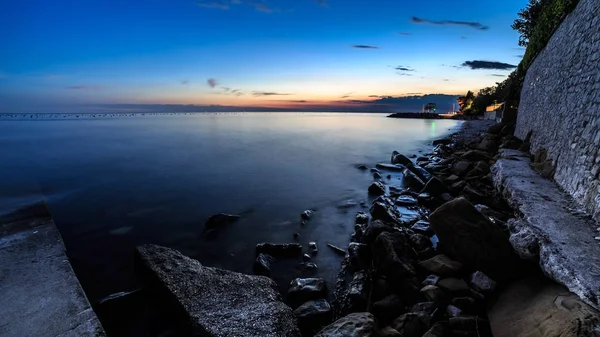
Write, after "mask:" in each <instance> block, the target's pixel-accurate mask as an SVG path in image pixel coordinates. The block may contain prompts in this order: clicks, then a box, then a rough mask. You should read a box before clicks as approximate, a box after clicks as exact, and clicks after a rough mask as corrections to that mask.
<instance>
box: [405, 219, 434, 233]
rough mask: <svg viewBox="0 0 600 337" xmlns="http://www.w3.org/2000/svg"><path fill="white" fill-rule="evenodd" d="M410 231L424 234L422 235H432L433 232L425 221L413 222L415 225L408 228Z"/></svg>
mask: <svg viewBox="0 0 600 337" xmlns="http://www.w3.org/2000/svg"><path fill="white" fill-rule="evenodd" d="M410 229H412V230H413V231H415V232H418V233H421V234H424V235H431V234H433V231H432V230H431V228H430V227H429V221H425V220H419V221H417V222H415V224H414V225H412V226H411V227H410Z"/></svg>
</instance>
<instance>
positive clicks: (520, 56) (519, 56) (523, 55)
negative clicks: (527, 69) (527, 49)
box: [515, 54, 525, 59]
mask: <svg viewBox="0 0 600 337" xmlns="http://www.w3.org/2000/svg"><path fill="white" fill-rule="evenodd" d="M515 57H518V58H520V59H522V58H523V57H525V54H520V55H515Z"/></svg>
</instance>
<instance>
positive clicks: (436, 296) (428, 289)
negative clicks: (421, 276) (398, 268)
mask: <svg viewBox="0 0 600 337" xmlns="http://www.w3.org/2000/svg"><path fill="white" fill-rule="evenodd" d="M421 295H423V296H424V297H425V298H426V299H427V300H428V301H430V302H435V303H441V302H443V301H444V300H445V299H446V295H445V294H444V292H443V291H442V289H440V288H438V287H436V286H424V287H423V288H421Z"/></svg>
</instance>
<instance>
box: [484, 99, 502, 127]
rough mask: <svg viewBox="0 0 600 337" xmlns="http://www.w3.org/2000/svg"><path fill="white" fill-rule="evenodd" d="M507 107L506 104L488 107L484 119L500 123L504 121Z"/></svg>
mask: <svg viewBox="0 0 600 337" xmlns="http://www.w3.org/2000/svg"><path fill="white" fill-rule="evenodd" d="M505 105H506V104H504V102H502V103H494V104H492V105H488V106H487V107H486V108H485V114H484V119H493V120H495V121H497V122H500V121H501V120H502V113H503V112H504V106H505Z"/></svg>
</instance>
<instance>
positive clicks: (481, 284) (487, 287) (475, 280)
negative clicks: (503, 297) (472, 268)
mask: <svg viewBox="0 0 600 337" xmlns="http://www.w3.org/2000/svg"><path fill="white" fill-rule="evenodd" d="M469 283H470V284H471V287H473V289H475V290H476V291H478V292H480V293H490V292H492V291H494V289H496V282H495V281H494V280H492V279H491V278H489V277H487V275H485V274H484V273H482V272H480V271H476V272H474V273H473V274H471V279H470V282H469Z"/></svg>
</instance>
